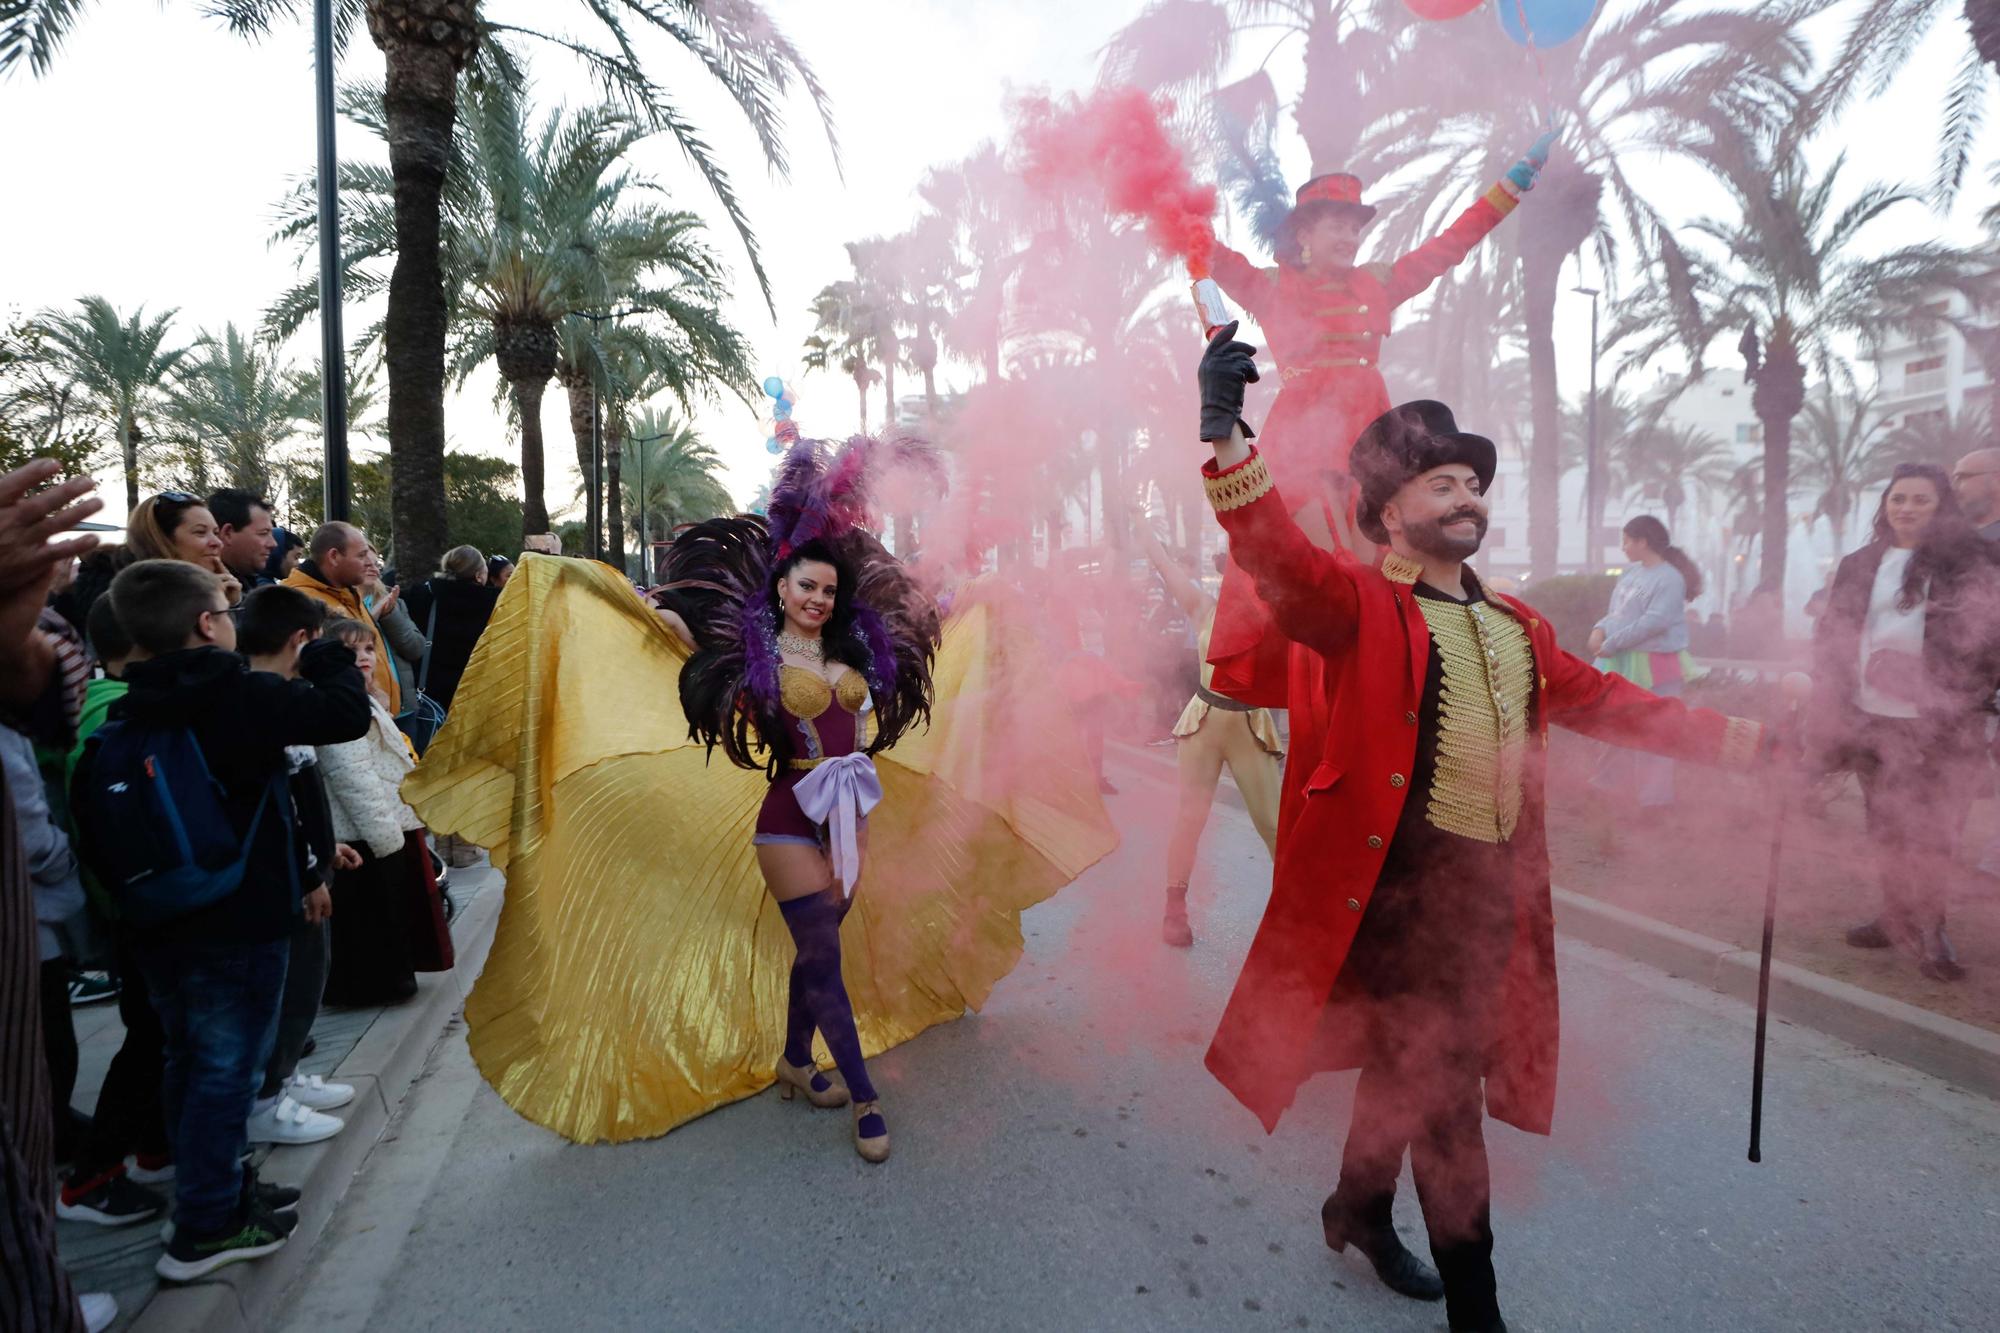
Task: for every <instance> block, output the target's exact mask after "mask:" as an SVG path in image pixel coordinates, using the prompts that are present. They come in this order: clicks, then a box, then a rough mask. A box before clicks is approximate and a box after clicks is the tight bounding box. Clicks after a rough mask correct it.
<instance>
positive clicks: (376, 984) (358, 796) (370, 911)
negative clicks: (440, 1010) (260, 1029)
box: [318, 620, 426, 1006]
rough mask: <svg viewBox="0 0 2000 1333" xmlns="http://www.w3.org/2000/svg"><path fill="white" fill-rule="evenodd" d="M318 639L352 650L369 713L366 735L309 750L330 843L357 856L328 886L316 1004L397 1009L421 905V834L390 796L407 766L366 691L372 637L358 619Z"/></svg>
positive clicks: (411, 989) (377, 698)
mask: <svg viewBox="0 0 2000 1333" xmlns="http://www.w3.org/2000/svg"><path fill="white" fill-rule="evenodd" d="M325 634H326V637H328V638H335V639H339V640H340V641H341V642H343V643H345V644H346V645H347V646H348V647H350V648H352V649H353V650H354V654H355V668H356V669H357V670H358V671H360V672H361V675H362V678H363V679H364V680H367V681H368V682H369V699H370V703H371V706H372V710H373V714H374V716H373V718H372V720H371V721H370V723H369V727H368V734H367V735H365V736H363V737H361V738H360V739H359V740H352V741H347V742H344V743H342V744H340V745H323V746H320V747H319V750H318V755H319V766H320V773H321V776H322V777H323V778H324V779H325V782H326V794H327V800H328V802H329V804H330V805H331V806H332V808H333V832H334V837H336V838H337V839H339V840H340V841H341V842H344V843H348V844H350V845H352V846H353V847H354V848H355V850H357V851H359V852H360V853H361V858H362V859H361V865H360V866H359V867H357V868H356V869H353V870H343V871H339V872H337V873H336V874H335V876H334V880H333V916H332V919H331V924H332V927H333V963H332V966H331V968H330V969H329V972H328V975H327V983H326V1003H328V1004H336V1005H352V1006H361V1005H383V1004H399V1003H401V1002H402V1001H404V1000H407V999H409V998H410V997H411V996H412V995H415V994H416V993H417V980H416V972H415V967H414V964H413V962H412V957H413V954H412V944H413V939H414V936H415V933H416V931H417V930H418V929H419V927H420V926H421V924H422V922H423V919H424V918H423V915H422V914H421V912H420V910H419V909H422V908H424V907H425V904H424V903H423V901H422V898H421V895H422V894H423V893H425V891H426V890H425V887H424V881H423V869H422V867H421V866H420V865H418V864H417V863H416V862H415V861H414V860H413V859H412V858H414V857H418V856H422V855H423V850H422V842H421V837H417V838H412V837H411V836H410V835H411V834H412V833H419V832H420V830H422V828H423V822H422V821H421V820H419V819H418V818H417V816H416V812H415V811H413V810H411V809H410V807H409V806H407V805H405V804H404V803H403V798H402V796H401V795H400V793H399V788H400V787H401V785H402V781H403V778H404V776H405V775H407V774H408V773H409V771H410V769H411V768H413V767H414V766H415V763H416V761H415V759H414V758H413V757H412V756H411V754H410V750H409V746H408V745H407V744H406V743H405V742H404V740H403V733H402V732H400V731H398V730H397V729H396V719H395V718H394V717H392V716H391V715H390V713H389V710H388V708H387V706H386V704H385V701H384V700H383V699H382V697H381V695H380V694H379V693H377V691H376V690H375V688H374V683H373V682H374V677H373V675H372V672H373V670H374V666H375V663H374V657H375V636H374V633H373V632H372V631H371V630H370V629H369V628H368V626H366V625H364V624H362V623H361V622H360V621H358V620H335V621H332V622H331V623H329V624H328V625H327V627H326V630H325Z"/></svg>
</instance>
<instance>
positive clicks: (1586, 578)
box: [1521, 574, 1618, 657]
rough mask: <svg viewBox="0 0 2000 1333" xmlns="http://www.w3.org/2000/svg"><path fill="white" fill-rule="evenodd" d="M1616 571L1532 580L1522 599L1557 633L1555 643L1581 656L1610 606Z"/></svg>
mask: <svg viewBox="0 0 2000 1333" xmlns="http://www.w3.org/2000/svg"><path fill="white" fill-rule="evenodd" d="M1617 583H1618V576H1617V575H1616V574H1558V575H1556V576H1555V577H1554V578H1547V579H1543V580H1541V581H1540V582H1538V583H1530V584H1529V585H1528V586H1527V587H1526V588H1525V589H1523V590H1522V593H1521V599H1522V600H1523V601H1525V602H1526V603H1527V604H1528V605H1529V606H1532V607H1534V608H1535V610H1536V611H1538V612H1540V613H1541V615H1542V618H1543V619H1545V620H1547V621H1548V622H1549V628H1551V629H1553V630H1554V631H1555V632H1556V642H1557V643H1559V644H1561V645H1562V646H1563V647H1565V648H1567V649H1569V650H1570V651H1571V652H1573V653H1575V654H1576V655H1577V656H1579V657H1581V656H1582V655H1583V651H1584V649H1585V648H1586V647H1588V646H1589V641H1590V631H1591V629H1592V628H1593V627H1594V626H1595V625H1596V624H1597V622H1598V621H1600V620H1602V619H1604V613H1605V612H1606V611H1608V610H1610V609H1611V589H1612V588H1613V587H1615V586H1616V585H1617Z"/></svg>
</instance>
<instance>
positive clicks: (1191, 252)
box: [1015, 88, 1215, 278]
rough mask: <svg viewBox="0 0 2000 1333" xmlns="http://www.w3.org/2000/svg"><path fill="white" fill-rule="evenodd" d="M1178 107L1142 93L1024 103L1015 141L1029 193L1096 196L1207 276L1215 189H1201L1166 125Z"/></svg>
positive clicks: (1118, 91)
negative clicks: (1141, 223) (1140, 222)
mask: <svg viewBox="0 0 2000 1333" xmlns="http://www.w3.org/2000/svg"><path fill="white" fill-rule="evenodd" d="M1172 110H1173V104H1172V103H1170V102H1168V101H1166V100H1165V99H1164V98H1161V99H1155V98H1152V97H1148V96H1147V95H1146V94H1145V93H1143V92H1141V91H1140V90H1139V89H1137V88H1100V89H1098V90H1097V91H1095V92H1093V93H1091V94H1090V96H1089V97H1088V98H1084V99H1081V100H1079V99H1078V98H1076V97H1074V96H1071V97H1065V98H1063V99H1062V100H1061V101H1060V102H1057V101H1054V100H1052V99H1050V98H1047V97H1031V98H1026V99H1023V101H1022V102H1021V103H1020V105H1019V107H1018V108H1017V109H1016V113H1015V115H1016V133H1017V137H1018V138H1019V141H1020V143H1021V146H1022V148H1023V150H1024V152H1025V161H1024V169H1023V172H1022V174H1023V176H1024V177H1025V179H1026V180H1027V182H1028V186H1029V188H1031V189H1033V190H1035V191H1037V192H1038V193H1047V194H1054V193H1057V192H1059V191H1061V190H1065V189H1074V188H1092V187H1094V188H1096V189H1100V190H1102V191H1103V192H1104V195H1105V198H1106V200H1107V202H1109V204H1110V205H1111V208H1112V210H1113V211H1114V212H1118V213H1125V214H1130V215H1132V216H1135V217H1143V218H1144V219H1145V220H1146V229H1147V231H1148V232H1150V233H1151V235H1152V238H1153V242H1154V244H1155V245H1158V246H1159V247H1160V248H1161V249H1162V250H1165V251H1166V252H1167V253H1168V254H1171V255H1175V256H1178V257H1179V258H1181V259H1182V260H1184V261H1186V263H1187V267H1188V273H1189V276H1191V277H1195V278H1204V277H1207V276H1208V252H1209V249H1210V247H1211V246H1213V245H1214V244H1215V228H1214V226H1213V225H1212V223H1211V221H1210V220H1211V219H1212V218H1213V217H1214V216H1215V187H1214V186H1213V185H1202V184H1199V183H1198V182H1196V180H1195V179H1194V176H1193V174H1192V173H1191V172H1190V171H1189V170H1188V165H1187V159H1186V158H1185V157H1183V156H1182V154H1181V150H1180V146H1179V145H1178V144H1176V143H1175V142H1174V141H1173V140H1172V139H1171V138H1169V137H1168V136H1167V131H1166V127H1165V126H1164V125H1163V124H1162V123H1161V118H1162V116H1163V115H1164V114H1166V113H1168V112H1171V111H1172Z"/></svg>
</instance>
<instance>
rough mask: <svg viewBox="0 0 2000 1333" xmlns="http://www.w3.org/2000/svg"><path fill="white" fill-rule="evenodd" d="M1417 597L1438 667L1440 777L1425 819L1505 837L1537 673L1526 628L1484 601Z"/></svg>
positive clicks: (1511, 822)
mask: <svg viewBox="0 0 2000 1333" xmlns="http://www.w3.org/2000/svg"><path fill="white" fill-rule="evenodd" d="M1416 603H1417V606H1418V608H1419V609H1420V610H1421V611H1422V612H1423V616H1424V623H1425V624H1426V625H1428V626H1429V627H1430V632H1431V651H1432V652H1434V653H1436V654H1437V655H1438V661H1439V664H1440V666H1441V667H1442V673H1441V675H1442V684H1441V686H1440V688H1439V690H1438V720H1437V775H1436V778H1435V780H1434V781H1433V782H1432V785H1431V791H1430V798H1429V801H1430V803H1429V805H1428V807H1427V808H1426V810H1425V812H1424V815H1425V818H1426V819H1428V820H1429V821H1430V823H1431V824H1432V826H1434V827H1436V828H1439V829H1442V830H1444V831H1445V832H1446V833H1454V834H1457V835H1458V836H1459V837H1462V838H1472V839H1475V840H1477V841H1479V842H1505V841H1506V840H1507V839H1508V838H1510V837H1512V836H1513V834H1514V826H1515V824H1516V823H1517V822H1518V821H1519V819H1520V816H1521V771H1522V768H1523V766H1524V765H1525V763H1526V761H1527V752H1528V704H1529V699H1530V697H1531V694H1532V691H1533V689H1534V679H1535V654H1534V649H1533V648H1532V647H1530V645H1529V643H1528V632H1527V631H1526V630H1525V629H1523V628H1522V627H1521V625H1520V624H1519V623H1518V622H1516V621H1515V619H1514V618H1513V617H1512V616H1510V615H1508V614H1507V613H1506V612H1505V611H1501V610H1498V609H1496V608H1495V607H1493V606H1491V605H1489V604H1487V603H1484V602H1472V603H1470V604H1467V605H1460V604H1458V603H1454V602H1444V601H1438V600H1436V599H1435V598H1429V597H1419V598H1417V599H1416Z"/></svg>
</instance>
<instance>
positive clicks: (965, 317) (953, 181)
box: [917, 143, 1027, 381]
mask: <svg viewBox="0 0 2000 1333" xmlns="http://www.w3.org/2000/svg"><path fill="white" fill-rule="evenodd" d="M917 193H918V195H919V196H921V197H922V199H923V201H924V202H925V203H926V204H928V205H929V206H930V208H931V213H930V214H929V215H928V216H930V217H935V218H937V219H938V220H939V222H940V224H941V226H942V227H944V228H947V229H948V230H949V232H950V238H951V239H950V246H951V249H952V251H953V254H954V264H953V266H952V267H953V269H954V270H955V271H954V272H953V274H952V276H951V278H950V279H949V280H948V283H947V284H946V285H943V286H941V287H940V289H939V291H938V296H939V297H940V298H941V299H942V301H943V306H944V309H943V319H942V332H943V335H944V343H945V346H946V347H947V348H948V349H950V350H951V351H952V352H953V353H954V354H955V355H957V356H958V357H959V358H960V359H962V360H964V361H967V362H970V363H971V364H973V365H976V366H978V367H979V368H980V369H981V371H982V372H983V373H984V375H985V378H986V379H987V380H989V381H992V380H997V379H999V378H1000V377H1001V374H1002V369H1003V368H1002V366H1001V364H1000V347H1001V340H1002V338H1001V335H1002V331H1003V328H1004V325H1005V318H1006V309H1007V291H1008V286H1009V284H1010V283H1011V282H1012V281H1013V279H1014V277H1015V275H1016V273H1017V272H1018V270H1019V265H1020V262H1021V259H1022V256H1023V254H1024V247H1023V244H1022V243H1023V241H1024V239H1025V237H1024V234H1023V228H1022V219H1023V217H1025V216H1026V212H1027V209H1026V207H1025V197H1026V189H1025V187H1024V186H1023V184H1022V182H1021V179H1020V177H1019V176H1018V175H1017V174H1016V173H1014V172H1013V171H1011V170H1009V168H1008V166H1007V163H1006V161H1005V160H1004V159H1003V158H1002V156H1001V154H1000V150H999V149H998V148H996V147H994V145H993V144H991V143H985V144H982V145H980V147H979V148H978V149H977V150H976V151H974V152H973V153H972V154H971V155H970V156H968V157H966V158H964V159H962V160H961V161H958V162H954V163H951V164H949V165H947V166H943V167H934V168H932V169H931V170H930V171H928V172H926V173H925V175H924V179H923V181H922V183H920V184H919V185H918V187H917Z"/></svg>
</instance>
